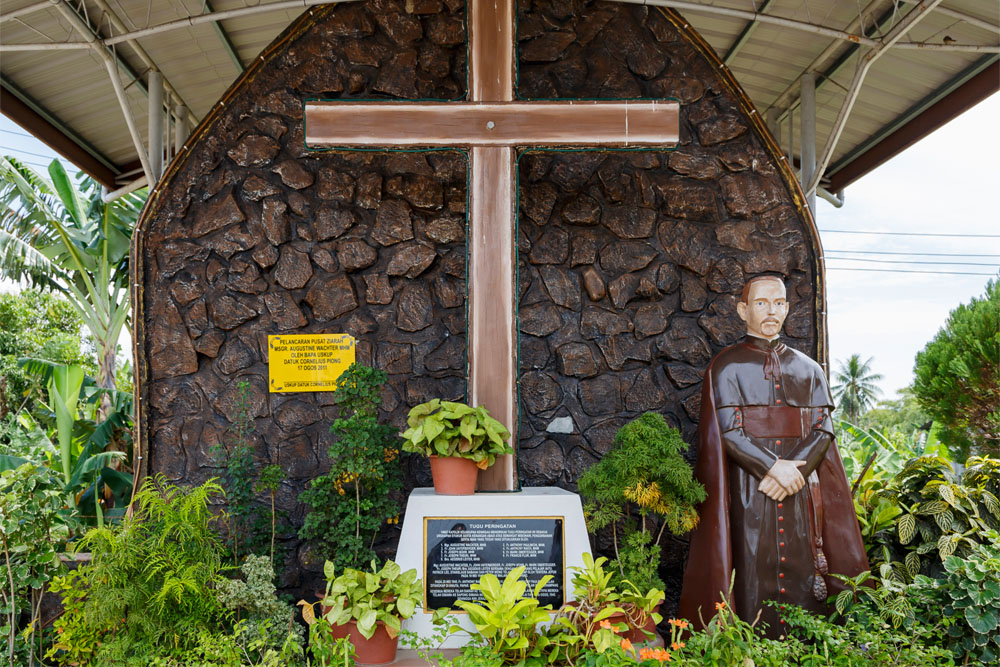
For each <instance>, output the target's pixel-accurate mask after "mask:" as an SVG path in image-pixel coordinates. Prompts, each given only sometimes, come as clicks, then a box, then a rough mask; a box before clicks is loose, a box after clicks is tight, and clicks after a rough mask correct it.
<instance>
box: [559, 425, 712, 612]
mask: <svg viewBox="0 0 1000 667" xmlns="http://www.w3.org/2000/svg"><path fill="white" fill-rule="evenodd" d="M687 447H688V445H687V443H686V442H684V440H683V439H682V438H681V435H680V433H679V432H678V431H677V429H674V428H671V427H670V426H668V425H667V422H666V420H664V419H663V416H662V415H660V414H657V413H654V412H647V413H645V414H644V415H642V416H640V417H638V418H636V419H634V420H632V421H631V422H629V423H628V424H625V425H624V426H623V427H622V428H621V429H619V430H618V433H617V434H616V435H615V441H614V447H613V448H612V449H611V451H609V452H608V453H607V454H605V455H604V458H602V459H601V460H600V461H598V462H597V463H596V464H594V465H593V466H591V467H590V468H589V469H588V470H587V471H586V472H584V474H583V475H582V476H581V477H580V480H579V483H578V486H579V490H580V495H582V496H583V497H584V498H585V501H586V502H585V503H584V514H585V516H586V518H587V526H588V528H589V530H590V532H591V533H595V532H597V531H599V530H602V529H604V528H608V527H610V528H611V535H612V541H613V544H614V550H615V560H614V561H612V563H611V565H612V567H613V569H615V570H616V572H615V573H614V577H612V582H611V583H612V584H614V585H615V586H616V587H617V588H618V589H619V590H622V591H624V590H626V589H630V590H632V591H633V593H632V594H633V595H635V594H637V592H638V591H649V590H652V589H656V590H660V589H663V587H664V584H663V580H662V579H660V576H659V573H658V567H659V563H660V544H661V541H662V539H663V533H664V532H665V531H666V530H667V529H669V530H670V532H671V533H673V534H675V535H683V534H684V533H687V532H689V531H691V530H692V529H693V528H694V527H695V526H696V525H697V524H698V511H697V509H696V508H697V506H698V504H699V503H701V502H702V501H703V500H704V499H705V488H704V487H703V486H702V485H701V484H700V483H699V482H698V481H697V480H696V479H695V478H694V473H693V471H692V469H691V466H690V464H689V463H688V462H687V461H685V460H684V457H683V455H682V454H683V452H684V451H685V450H686V449H687ZM626 581H627V582H629V583H628V584H626V583H625V582H626ZM640 597H645V596H644V595H641V596H640Z"/></svg>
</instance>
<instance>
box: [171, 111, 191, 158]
mask: <svg viewBox="0 0 1000 667" xmlns="http://www.w3.org/2000/svg"><path fill="white" fill-rule="evenodd" d="M187 137H188V127H187V110H186V109H185V108H184V107H177V108H176V109H175V111H174V155H178V154H180V152H181V149H183V148H184V142H185V141H187Z"/></svg>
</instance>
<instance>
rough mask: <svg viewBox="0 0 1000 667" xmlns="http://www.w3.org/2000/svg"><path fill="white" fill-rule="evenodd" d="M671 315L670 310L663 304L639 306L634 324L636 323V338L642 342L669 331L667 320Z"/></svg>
mask: <svg viewBox="0 0 1000 667" xmlns="http://www.w3.org/2000/svg"><path fill="white" fill-rule="evenodd" d="M670 314H671V313H670V309H669V308H667V307H666V305H665V304H662V303H651V304H647V305H645V306H639V309H638V310H636V311H635V317H634V318H633V322H634V323H635V337H636V338H638V339H639V340H642V339H643V338H648V337H650V336H655V335H657V334H660V333H663V332H664V331H666V330H667V320H668V319H669V317H670Z"/></svg>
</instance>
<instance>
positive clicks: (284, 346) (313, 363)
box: [267, 334, 355, 393]
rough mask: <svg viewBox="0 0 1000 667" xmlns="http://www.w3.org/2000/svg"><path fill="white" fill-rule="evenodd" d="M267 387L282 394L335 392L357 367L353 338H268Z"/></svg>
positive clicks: (342, 335) (328, 335) (341, 336)
mask: <svg viewBox="0 0 1000 667" xmlns="http://www.w3.org/2000/svg"><path fill="white" fill-rule="evenodd" d="M267 348H268V350H267V351H268V358H267V369H268V383H267V384H268V387H269V389H270V391H271V393H275V392H282V391H333V390H334V389H336V388H337V378H339V377H340V376H341V374H342V373H343V372H344V371H346V370H347V367H348V366H350V365H351V364H353V363H354V358H355V349H354V337H353V336H351V335H350V334H294V335H280V336H268V337H267Z"/></svg>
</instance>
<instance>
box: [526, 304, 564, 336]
mask: <svg viewBox="0 0 1000 667" xmlns="http://www.w3.org/2000/svg"><path fill="white" fill-rule="evenodd" d="M518 319H519V320H520V327H521V331H523V332H524V333H526V334H531V335H532V336H548V335H549V334H551V333H552V332H554V331H555V330H556V329H558V328H559V327H561V326H562V320H561V319H560V318H559V310H558V309H557V308H556V307H555V306H554V305H552V304H551V303H540V304H535V305H533V306H528V307H527V308H522V309H521V310H520V313H519V317H518Z"/></svg>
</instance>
